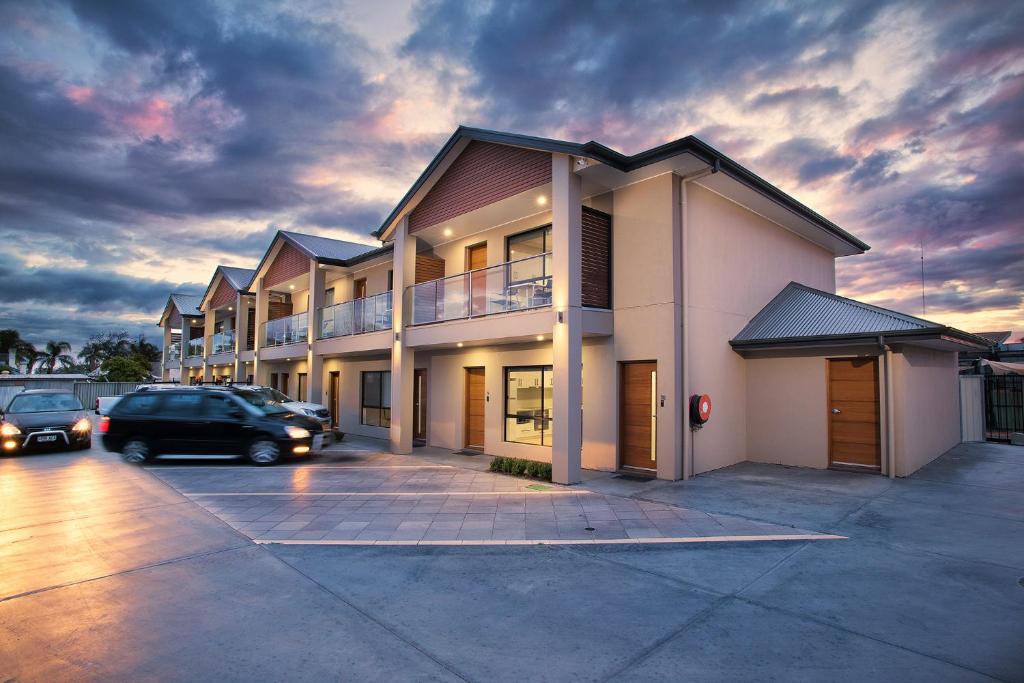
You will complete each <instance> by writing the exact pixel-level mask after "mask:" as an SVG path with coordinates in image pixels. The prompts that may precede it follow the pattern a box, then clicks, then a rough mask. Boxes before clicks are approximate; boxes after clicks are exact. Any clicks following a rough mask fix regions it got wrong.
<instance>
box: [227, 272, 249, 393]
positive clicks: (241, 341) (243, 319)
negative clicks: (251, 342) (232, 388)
mask: <svg viewBox="0 0 1024 683" xmlns="http://www.w3.org/2000/svg"><path fill="white" fill-rule="evenodd" d="M248 336H249V302H248V300H247V299H246V297H245V295H244V294H242V293H241V292H238V293H236V295H235V367H234V370H233V372H232V373H231V376H232V377H233V378H234V381H235V382H244V381H245V375H246V372H245V363H244V362H243V361H242V352H243V351H245V340H246V338H247V337H248Z"/></svg>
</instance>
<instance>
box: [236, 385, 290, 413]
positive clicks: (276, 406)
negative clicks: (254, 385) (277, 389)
mask: <svg viewBox="0 0 1024 683" xmlns="http://www.w3.org/2000/svg"><path fill="white" fill-rule="evenodd" d="M235 395H236V396H238V397H239V398H240V399H242V400H243V401H245V402H246V403H248V404H249V405H251V406H253V407H255V408H257V409H258V410H259V411H260V412H262V413H265V414H266V415H282V414H284V413H290V412H291V411H290V410H288V409H287V408H285V407H284V406H282V405H281V404H280V403H279V402H277V401H274V400H271V399H270V398H267V396H266V394H265V392H263V391H239V392H238V393H237V394H235Z"/></svg>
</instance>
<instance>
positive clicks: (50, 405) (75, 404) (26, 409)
mask: <svg viewBox="0 0 1024 683" xmlns="http://www.w3.org/2000/svg"><path fill="white" fill-rule="evenodd" d="M68 410H82V402H81V401H79V400H78V397H76V396H75V395H74V394H19V395H18V396H15V397H14V398H13V399H11V404H10V405H9V406H8V407H7V412H8V413H55V412H64V411H68Z"/></svg>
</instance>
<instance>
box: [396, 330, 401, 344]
mask: <svg viewBox="0 0 1024 683" xmlns="http://www.w3.org/2000/svg"><path fill="white" fill-rule="evenodd" d="M401 334H402V333H401V332H395V341H396V342H400V341H402V337H401Z"/></svg>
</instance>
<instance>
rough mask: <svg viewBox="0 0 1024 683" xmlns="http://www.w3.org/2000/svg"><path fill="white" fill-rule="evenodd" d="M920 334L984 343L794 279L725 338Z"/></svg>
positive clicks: (762, 341)
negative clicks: (736, 330)
mask: <svg viewBox="0 0 1024 683" xmlns="http://www.w3.org/2000/svg"><path fill="white" fill-rule="evenodd" d="M922 335H923V336H930V337H935V336H948V337H953V338H955V339H957V340H959V341H961V342H964V343H966V344H968V345H980V346H982V347H987V346H988V341H987V340H985V339H982V338H981V337H978V336H976V335H973V334H970V333H967V332H964V331H962V330H958V329H956V328H952V327H949V326H947V325H941V324H939V323H935V322H932V321H930V320H925V319H924V318H918V317H915V316H912V315H907V314H905V313H900V312H898V311H893V310H890V309H888V308H881V307H880V306H872V305H871V304H865V303H862V302H860V301H855V300H853V299H847V298H846V297H842V296H839V295H837V294H832V293H830V292H823V291H821V290H820V289H814V288H813V287H808V286H806V285H801V284H799V283H796V282H790V283H789V284H788V285H786V287H785V288H784V289H783V290H782V291H781V292H779V294H778V295H776V297H775V298H774V299H772V300H771V301H770V302H768V304H767V305H766V306H765V307H764V308H762V309H761V310H760V311H759V312H758V313H757V315H755V316H754V317H753V318H751V320H750V322H749V323H747V325H746V326H745V327H744V328H743V329H742V330H740V332H739V334H737V335H736V336H735V337H734V338H733V339H732V340H730V342H729V343H730V344H731V345H732V346H733V348H743V347H754V346H757V347H763V346H771V345H778V344H800V343H808V342H824V341H830V340H831V341H847V340H860V339H863V340H867V341H870V340H872V339H875V338H877V337H879V336H884V337H910V336H922Z"/></svg>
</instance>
